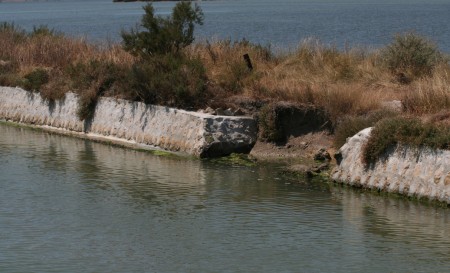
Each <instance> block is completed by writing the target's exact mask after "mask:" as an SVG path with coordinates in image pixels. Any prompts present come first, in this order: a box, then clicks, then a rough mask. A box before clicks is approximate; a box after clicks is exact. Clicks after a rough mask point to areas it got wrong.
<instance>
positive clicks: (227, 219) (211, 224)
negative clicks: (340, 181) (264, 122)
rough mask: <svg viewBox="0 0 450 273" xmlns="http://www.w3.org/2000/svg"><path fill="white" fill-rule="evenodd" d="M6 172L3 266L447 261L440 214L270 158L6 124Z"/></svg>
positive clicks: (317, 267)
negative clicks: (134, 145) (253, 162)
mask: <svg viewBox="0 0 450 273" xmlns="http://www.w3.org/2000/svg"><path fill="white" fill-rule="evenodd" d="M0 174H1V176H0V236H1V240H0V249H2V255H0V271H2V272H3V271H6V272H14V271H16V272H28V271H42V272H51V271H53V272H79V271H98V272H149V271H151V272H281V271H284V272H299V271H300V272H388V271H394V272H412V271H432V272H440V271H443V270H442V269H443V268H446V266H448V265H449V259H448V257H449V254H450V252H449V249H450V248H449V243H450V241H449V239H448V238H450V236H449V235H450V234H449V233H450V231H449V228H448V227H449V224H450V213H449V210H448V209H445V208H439V207H433V206H426V205H422V204H418V203H414V202H410V201H407V200H404V199H393V198H386V197H382V196H376V195H373V194H370V193H367V192H360V191H354V190H349V189H345V188H341V187H335V186H333V185H330V184H327V183H319V182H307V181H294V180H292V179H288V178H287V177H283V176H282V175H281V174H280V169H279V167H277V166H274V165H260V166H256V167H243V166H228V165H221V164H215V163H213V162H209V161H201V160H193V159H186V158H170V157H161V156H153V155H151V154H149V153H146V152H140V151H134V150H129V149H123V148H118V147H113V146H108V145H103V144H100V143H95V142H91V141H87V140H80V139H75V138H68V137H61V136H58V135H52V134H48V133H45V132H40V131H31V130H27V129H22V128H16V127H10V126H5V125H2V124H0ZM294 182H295V183H294ZM4 253H6V254H4ZM19 261H27V263H21V262H19Z"/></svg>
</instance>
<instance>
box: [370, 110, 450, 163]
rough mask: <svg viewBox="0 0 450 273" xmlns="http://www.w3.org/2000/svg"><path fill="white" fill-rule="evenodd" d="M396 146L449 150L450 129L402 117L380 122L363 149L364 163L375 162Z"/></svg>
mask: <svg viewBox="0 0 450 273" xmlns="http://www.w3.org/2000/svg"><path fill="white" fill-rule="evenodd" d="M397 144H403V145H409V146H411V147H415V148H419V147H429V148H432V149H449V148H450V128H449V127H445V126H436V125H433V124H430V123H422V122H421V121H420V120H418V119H408V118H402V117H399V118H392V119H384V120H381V121H380V122H379V123H377V124H376V125H375V127H374V128H373V130H372V133H371V135H370V137H369V140H368V142H367V144H366V145H365V147H364V152H363V160H364V162H365V163H366V164H370V163H374V162H376V161H377V160H378V159H380V158H381V157H382V156H383V155H385V153H386V152H387V151H388V149H389V148H392V147H395V145H397Z"/></svg>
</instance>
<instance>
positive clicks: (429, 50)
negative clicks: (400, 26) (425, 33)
mask: <svg viewBox="0 0 450 273" xmlns="http://www.w3.org/2000/svg"><path fill="white" fill-rule="evenodd" d="M383 57H384V59H385V61H386V63H387V66H388V67H389V69H390V70H391V72H392V73H393V74H394V75H396V76H398V77H399V78H398V79H399V80H400V81H401V82H404V83H407V82H409V81H411V80H413V79H414V78H420V77H423V76H427V75H430V74H431V73H432V72H433V69H434V68H435V67H436V65H437V64H438V63H439V62H442V60H443V55H442V54H441V53H440V52H439V50H438V49H437V47H436V45H434V44H433V43H432V42H430V41H429V40H427V39H426V38H424V37H422V36H419V35H417V34H415V33H407V34H403V35H397V36H395V39H394V41H393V42H392V43H391V44H390V45H388V46H387V47H386V49H385V50H384V51H383Z"/></svg>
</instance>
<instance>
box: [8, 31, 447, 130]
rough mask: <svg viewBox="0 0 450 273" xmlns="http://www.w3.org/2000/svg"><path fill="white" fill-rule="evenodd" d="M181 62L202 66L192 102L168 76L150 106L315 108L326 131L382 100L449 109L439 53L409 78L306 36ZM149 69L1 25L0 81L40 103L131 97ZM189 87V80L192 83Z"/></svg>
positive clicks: (115, 51)
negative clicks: (237, 102) (293, 45)
mask: <svg viewBox="0 0 450 273" xmlns="http://www.w3.org/2000/svg"><path fill="white" fill-rule="evenodd" d="M244 54H249V56H250V58H251V60H252V63H253V66H254V68H253V70H249V69H248V68H247V66H246V63H245V61H244V59H243V55H244ZM180 56H181V55H180ZM182 56H183V57H184V58H187V59H188V60H189V62H190V63H194V64H195V66H193V67H194V68H191V67H186V66H183V65H181V66H180V67H181V68H180V69H179V70H180V72H179V74H176V75H175V76H177V77H184V78H186V77H188V79H187V80H188V82H191V81H189V80H190V79H189V75H192V76H191V77H196V78H198V77H203V76H202V75H203V74H202V73H203V72H202V71H203V70H204V73H205V75H206V78H205V81H204V83H205V86H204V89H205V91H204V92H202V93H201V98H200V97H198V101H193V100H192V96H194V97H195V96H196V94H190V96H191V97H190V98H189V99H187V100H185V101H182V102H180V98H179V97H177V96H183V94H184V93H179V92H178V91H177V90H172V91H173V93H171V92H172V91H171V90H170V89H171V85H170V77H169V78H168V79H164V81H163V82H161V83H160V84H161V86H163V87H164V88H165V90H164V92H165V93H164V95H161V96H158V94H153V95H154V96H156V97H158V98H159V100H155V102H156V103H159V104H166V105H173V106H179V107H184V108H191V107H197V108H201V107H207V106H218V105H219V106H220V105H221V104H222V105H229V104H230V102H232V101H233V100H234V99H236V98H246V99H248V100H252V101H259V102H263V104H264V103H269V102H278V101H288V102H293V103H301V104H310V105H315V106H317V107H320V108H323V109H324V110H325V111H326V112H327V113H328V114H329V116H330V119H331V121H332V122H333V124H334V125H335V126H338V125H339V124H340V122H341V121H342V120H345V119H344V117H348V116H354V117H361V116H366V115H368V114H369V113H372V112H374V111H377V110H379V109H380V107H381V104H380V103H381V102H383V101H389V100H400V101H402V102H403V105H404V111H406V113H407V114H410V115H416V116H423V115H428V114H433V113H440V112H442V111H443V110H446V109H448V108H449V106H450V75H449V74H450V66H449V63H448V61H447V60H446V59H445V58H444V57H442V58H441V59H439V60H437V61H436V63H433V66H432V67H431V68H430V69H427V70H426V71H427V73H424V74H421V75H418V76H414V75H412V74H411V71H414V70H412V69H409V67H408V66H407V65H408V64H406V66H405V67H406V68H405V72H402V70H401V69H400V68H399V69H395V70H394V69H392V67H389V63H388V62H386V56H387V55H386V54H385V53H384V51H383V50H378V51H369V50H364V49H348V50H339V49H337V48H335V47H332V46H325V45H323V44H320V43H319V42H317V41H313V40H310V41H306V42H304V43H302V44H301V45H299V46H298V48H297V49H296V50H292V51H289V52H282V53H277V54H275V53H274V52H273V51H271V50H270V48H267V47H263V46H259V45H255V44H252V43H249V42H248V41H240V42H231V41H216V42H213V43H208V42H206V43H197V44H193V45H191V46H188V47H186V48H184V49H183V52H182ZM197 60H200V63H197ZM167 62H174V60H173V59H170V58H169V60H168V61H167ZM149 65H150V66H151V67H150V68H149V67H148V66H149ZM159 65H160V62H156V61H155V62H153V63H152V62H151V61H150V64H149V63H148V62H146V63H145V65H143V60H142V59H141V58H140V57H138V56H132V55H131V54H129V53H128V52H126V51H125V50H123V49H122V47H121V46H120V45H118V44H114V45H104V46H99V45H93V44H90V43H88V42H86V41H85V40H83V39H76V38H68V37H66V36H64V35H62V34H59V33H54V32H53V31H51V30H49V29H47V28H45V27H40V28H36V29H35V30H34V31H32V32H29V33H26V32H25V31H23V30H21V29H20V28H17V27H15V26H14V25H11V24H3V25H0V85H9V86H23V87H27V86H28V87H29V86H32V88H33V89H36V90H39V91H40V92H41V93H42V94H43V95H44V97H46V98H48V99H58V98H61V97H63V96H64V94H65V92H67V91H69V90H72V91H74V92H77V93H78V94H80V96H81V97H82V98H84V99H83V101H84V103H85V104H86V105H89V104H90V103H93V102H95V100H96V98H97V97H98V96H100V95H103V96H114V97H118V98H125V99H131V100H140V99H142V96H140V95H139V94H140V93H139V92H138V91H136V88H138V87H139V81H140V79H142V77H152V76H153V74H152V75H147V74H145V75H142V73H143V72H145V71H152V73H156V75H163V74H161V73H164V71H161V68H160V66H159ZM164 65H166V63H164ZM402 65H404V64H402ZM140 67H144V68H145V69H141V70H139V73H141V74H140V76H139V77H141V78H139V77H136V75H134V74H133V73H135V74H136V71H137V69H138V68H140ZM175 67H178V66H175ZM42 71H44V72H46V74H47V76H48V77H44V76H40V75H44V74H45V73H43V72H42ZM421 71H423V70H421ZM199 75H200V76H199ZM36 78H37V79H36ZM185 80H186V79H185ZM34 81H36V82H34ZM184 82H185V81H182V82H181V83H184ZM33 83H35V84H33ZM201 83H203V81H202V82H201ZM178 84H180V83H178ZM192 84H193V85H195V84H198V82H197V81H194V79H193V81H192ZM139 88H142V86H141V87H139ZM202 88H203V87H202ZM173 89H177V87H176V86H174V87H173ZM177 92H178V93H177ZM82 115H83V114H82ZM86 117H88V115H87V116H86V115H85V116H84V118H86ZM346 119H348V118H346ZM366 125H367V124H364V126H366ZM352 130H354V128H353V129H352Z"/></svg>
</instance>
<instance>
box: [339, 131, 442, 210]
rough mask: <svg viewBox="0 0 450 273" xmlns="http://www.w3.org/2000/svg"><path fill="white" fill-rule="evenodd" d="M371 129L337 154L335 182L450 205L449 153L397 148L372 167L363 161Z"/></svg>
mask: <svg viewBox="0 0 450 273" xmlns="http://www.w3.org/2000/svg"><path fill="white" fill-rule="evenodd" d="M371 130H372V128H367V129H364V130H362V131H361V132H359V133H358V134H356V135H355V136H353V137H351V138H349V139H348V140H347V142H346V144H345V145H344V146H342V147H341V149H340V150H339V151H338V153H337V154H336V159H337V166H336V167H335V168H334V170H333V172H332V179H333V180H335V181H337V182H341V183H346V184H349V185H352V186H357V187H364V188H370V189H377V190H380V191H387V192H392V193H399V194H403V195H407V196H414V197H418V198H428V199H432V200H439V201H441V202H445V203H447V204H450V151H444V150H431V149H428V148H421V149H413V148H410V147H407V146H401V145H398V146H397V147H393V148H392V150H390V151H388V153H386V155H385V157H383V158H381V159H380V160H378V161H377V162H376V163H375V164H373V165H371V166H366V165H365V164H364V163H363V162H362V160H361V158H362V151H363V147H364V145H365V143H367V140H368V138H369V136H370V132H371Z"/></svg>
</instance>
